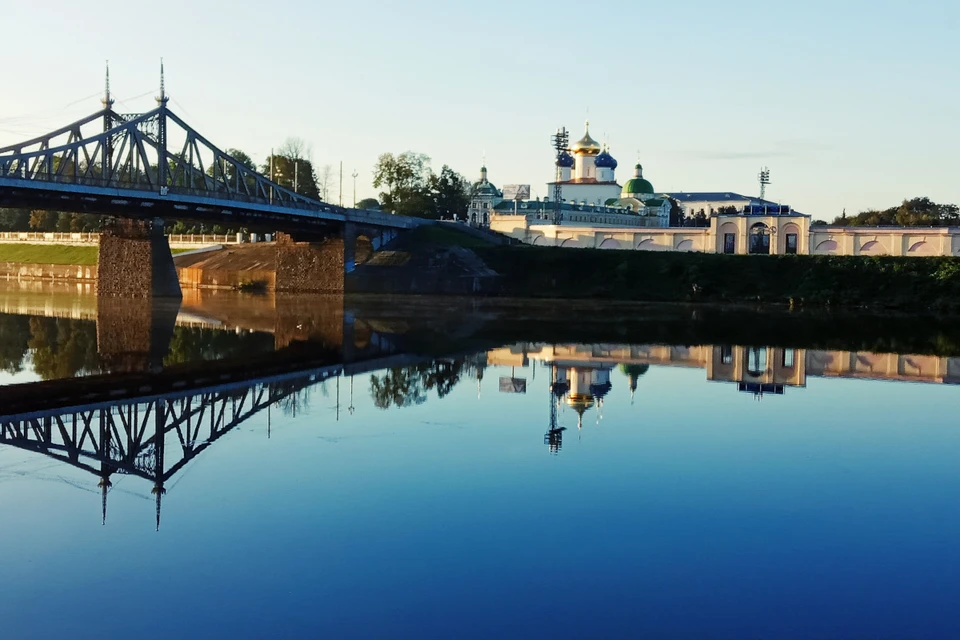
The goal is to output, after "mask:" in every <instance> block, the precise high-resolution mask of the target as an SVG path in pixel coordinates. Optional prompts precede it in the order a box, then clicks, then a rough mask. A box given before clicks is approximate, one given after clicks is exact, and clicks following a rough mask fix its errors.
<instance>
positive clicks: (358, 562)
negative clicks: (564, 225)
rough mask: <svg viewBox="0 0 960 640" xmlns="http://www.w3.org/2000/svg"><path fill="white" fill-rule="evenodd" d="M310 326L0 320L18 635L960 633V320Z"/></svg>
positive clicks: (688, 318)
mask: <svg viewBox="0 0 960 640" xmlns="http://www.w3.org/2000/svg"><path fill="white" fill-rule="evenodd" d="M28 302H29V304H27V303H28ZM94 302H95V301H94ZM2 303H3V297H2V295H0V306H2ZM324 304H326V303H324V302H322V301H319V302H318V301H315V300H311V299H305V300H300V301H298V300H288V301H284V300H276V299H271V298H264V299H260V298H245V297H237V296H213V297H211V298H210V299H208V300H205V301H202V302H200V303H197V304H192V305H190V304H185V305H184V306H183V307H181V308H180V309H178V310H177V313H176V314H175V316H174V317H173V323H172V324H171V323H170V315H169V314H168V313H166V312H164V313H162V314H157V315H155V314H152V313H151V314H150V316H146V315H144V314H142V313H141V312H140V311H137V312H136V314H139V315H134V316H130V315H128V316H126V317H128V318H130V317H133V319H134V320H136V318H140V320H139V321H136V322H128V323H126V324H127V325H128V326H125V323H124V322H122V321H121V322H115V321H114V320H110V319H108V318H106V317H105V315H104V314H103V313H101V314H100V316H99V317H98V314H97V309H96V305H95V304H94V305H92V306H90V305H89V304H88V301H84V300H82V299H77V300H73V301H69V302H67V303H63V304H61V303H60V302H58V301H57V299H53V300H51V299H47V300H45V301H44V300H39V299H38V300H33V301H24V304H23V305H22V306H20V307H17V309H19V311H24V312H26V311H31V312H30V313H20V312H19V311H18V312H15V313H11V314H0V364H2V367H3V372H2V373H0V380H2V381H3V382H4V383H6V384H5V385H0V414H3V415H2V416H0V472H2V473H0V478H2V480H3V482H2V483H0V489H3V490H2V491H0V503H2V504H0V506H2V507H3V512H4V513H5V514H6V515H7V516H8V517H7V518H5V519H4V521H5V522H6V523H7V529H6V530H4V531H3V533H5V534H6V535H7V536H8V538H10V539H16V540H18V542H17V549H18V553H16V554H7V555H6V556H5V557H4V560H3V566H2V567H0V568H2V569H3V574H4V575H5V576H7V578H6V579H7V580H8V582H9V584H10V585H11V586H10V588H8V589H7V591H6V592H7V593H8V599H7V600H5V604H4V605H3V606H5V607H6V609H5V610H4V611H3V613H4V617H5V621H6V622H5V624H6V625H7V627H6V628H7V630H8V635H10V636H11V637H65V636H66V635H70V634H71V633H72V630H71V629H72V627H75V625H71V621H74V620H76V619H78V618H77V616H75V615H64V616H63V618H62V620H63V621H62V622H61V620H60V619H55V618H54V617H50V616H44V615H43V611H45V610H46V609H47V608H48V606H47V604H46V603H48V602H49V601H51V600H53V601H57V602H62V603H68V604H69V603H70V602H74V600H75V599H71V594H73V595H75V593H76V588H77V586H76V585H77V584H78V582H77V580H81V579H82V581H83V584H90V583H91V582H90V581H91V580H93V581H94V582H95V585H94V586H95V587H96V589H97V593H98V597H102V598H103V599H104V600H105V601H111V600H116V601H121V600H122V599H123V598H124V597H125V596H127V595H128V593H129V592H132V591H133V590H137V592H144V593H146V592H148V591H149V589H151V588H156V587H157V586H158V585H162V586H163V588H164V589H168V590H169V591H170V592H180V591H181V590H184V589H197V590H203V592H205V593H215V594H224V596H223V597H220V598H212V599H210V601H209V602H207V603H206V604H205V608H203V611H202V612H201V613H196V612H195V611H194V610H188V611H187V612H186V613H183V614H182V615H181V614H180V613H178V615H176V616H173V617H171V619H170V620H168V621H167V623H166V626H162V625H164V624H165V623H164V621H163V620H162V619H158V620H157V622H156V624H157V625H161V626H159V627H158V628H156V629H153V631H152V632H153V636H152V637H169V636H170V635H175V634H176V633H182V629H184V628H189V629H190V631H191V632H192V633H194V634H196V635H208V636H217V637H219V636H231V637H246V636H251V635H255V636H257V637H275V636H283V637H303V636H309V637H313V636H321V635H327V636H330V637H350V636H353V637H390V636H395V635H415V636H418V637H427V636H434V637H454V636H456V635H457V633H458V630H461V629H462V624H463V620H465V619H468V618H470V616H471V615H475V612H476V611H477V610H478V607H482V610H483V611H485V612H487V614H486V615H485V616H484V620H481V621H479V622H478V623H477V624H478V625H479V626H478V627H477V629H478V633H479V634H481V635H482V636H483V637H491V636H495V635H498V634H499V635H503V634H502V631H503V630H504V629H514V628H515V625H518V624H521V625H522V626H523V628H522V631H523V634H522V635H524V636H529V637H537V636H539V635H549V636H551V637H564V635H565V634H566V635H568V636H570V635H573V636H576V637H593V636H597V635H600V636H603V637H647V636H649V637H663V636H664V635H666V636H670V635H683V634H679V633H678V634H670V633H664V632H663V630H664V629H669V630H677V629H679V630H680V631H686V632H688V633H686V636H689V637H715V636H723V637H785V636H788V635H789V634H785V633H781V631H783V629H782V627H778V626H777V625H778V624H779V623H780V621H781V620H783V619H784V617H787V618H789V617H790V616H791V615H793V616H797V615H800V614H797V613H796V612H797V606H798V605H797V603H805V604H803V605H802V606H803V607H804V610H803V612H802V617H803V618H804V620H814V621H818V620H821V619H823V618H824V616H821V615H818V614H820V613H821V612H823V611H826V612H827V614H826V617H828V618H830V624H828V625H826V626H831V628H830V629H829V630H828V631H830V632H831V633H832V632H837V633H835V635H836V636H837V637H857V632H859V631H861V625H862V624H863V621H864V620H870V619H872V618H870V616H871V615H874V614H875V612H876V611H877V609H876V602H889V601H896V602H901V603H903V602H908V603H909V605H908V606H909V608H910V609H911V611H912V612H914V613H916V615H915V616H913V617H912V618H911V619H924V620H938V621H939V622H937V623H936V624H933V623H932V624H931V628H933V627H934V626H937V625H939V626H937V628H936V629H934V631H935V632H934V633H928V634H925V635H924V634H914V635H911V633H910V631H911V629H910V628H907V626H905V625H900V626H896V624H895V623H896V621H895V620H884V621H883V624H880V623H877V624H875V625H874V626H873V627H872V628H871V631H873V632H876V631H877V630H878V629H879V630H880V631H881V632H883V633H885V632H886V631H888V630H889V629H892V628H895V629H897V633H895V634H894V633H889V634H887V635H889V636H890V637H893V636H896V637H953V636H954V635H955V634H952V633H944V631H945V630H946V629H947V628H948V627H949V624H948V623H949V620H950V616H952V615H953V614H952V613H950V612H952V611H953V609H954V608H955V607H954V606H953V605H954V602H955V597H956V589H955V588H954V587H953V586H951V585H952V580H953V575H954V574H955V568H956V566H957V560H956V553H955V551H954V548H955V545H953V544H952V540H954V539H955V538H956V535H957V534H958V531H960V519H958V518H956V516H955V515H954V514H955V511H956V510H955V508H954V507H955V504H956V499H957V496H960V477H958V475H957V473H956V455H957V452H960V437H958V432H957V430H956V428H955V424H953V423H952V422H951V418H949V415H952V414H950V413H949V411H950V408H951V407H952V406H953V404H954V400H955V398H954V395H955V393H956V389H950V388H945V387H943V386H939V385H949V384H953V383H954V382H956V381H957V380H958V376H957V372H958V371H960V369H958V364H960V363H958V358H960V350H957V349H954V348H952V347H951V346H950V345H951V344H954V343H956V342H957V338H958V335H957V334H956V333H951V331H953V330H952V329H951V328H950V325H949V323H940V322H939V321H916V322H906V324H907V325H911V324H912V325H916V326H918V327H920V328H921V331H919V332H918V333H916V334H914V333H911V332H909V331H906V330H905V329H904V323H902V322H901V321H899V320H896V321H891V320H889V319H885V320H879V321H877V322H862V324H864V326H866V327H867V328H866V329H865V333H864V334H863V335H860V336H859V337H858V338H857V339H855V340H850V339H848V338H849V336H848V335H847V334H846V329H843V326H844V323H843V322H841V323H833V324H835V325H837V326H839V327H840V328H839V329H837V331H836V332H833V331H832V330H831V329H830V327H831V326H833V325H832V324H831V322H830V320H831V319H830V318H827V319H819V318H813V319H812V320H811V322H813V326H812V328H811V327H807V326H806V325H801V324H797V322H799V321H798V320H797V319H796V318H793V317H792V316H787V317H784V318H778V322H777V323H772V322H769V321H768V320H769V318H768V317H767V316H762V315H761V316H753V317H750V316H749V314H748V315H747V316H746V317H742V318H741V317H740V316H736V317H737V318H738V320H737V322H734V321H733V320H732V319H731V318H730V317H728V316H726V315H724V313H726V312H724V313H719V312H717V313H718V314H719V315H711V314H713V313H714V312H713V311H710V310H704V309H695V310H691V309H683V308H676V309H665V310H664V309H649V310H642V312H637V313H633V314H631V315H629V317H627V315H626V314H623V313H620V315H616V314H617V313H618V312H619V311H618V310H617V309H612V310H611V309H607V310H605V311H604V313H607V314H608V316H609V317H610V318H613V320H609V321H601V320H603V314H601V313H599V312H598V313H595V314H590V313H580V312H579V311H578V312H577V313H570V312H569V310H566V309H565V310H561V311H565V313H560V312H554V311H552V310H550V309H546V310H544V309H541V308H534V307H533V306H532V305H524V308H522V309H518V306H519V305H517V304H513V306H511V303H509V302H504V303H503V304H501V305H500V306H497V305H494V304H478V303H474V302H473V301H467V302H465V303H463V306H462V307H460V306H458V305H457V304H454V303H452V302H450V301H446V300H444V301H439V302H438V301H431V300H418V301H417V304H413V303H404V302H403V301H400V302H391V303H390V304H387V305H380V306H376V305H373V306H367V305H366V304H365V303H363V302H362V301H361V302H357V303H354V302H352V301H342V302H340V303H339V304H340V306H339V308H338V307H337V306H336V304H334V305H332V306H328V307H326V308H324V309H322V310H321V307H323V305H324ZM404 305H406V306H404ZM574 307H575V305H574ZM580 310H582V308H581V309H580ZM101 311H102V310H101ZM123 313H128V314H129V310H128V311H123V310H120V312H118V313H117V314H115V318H122V317H124V316H123V315H122V314H123ZM44 314H46V315H44ZM581 317H582V318H584V319H585V320H584V321H583V322H580V321H579V320H578V319H577V318H581ZM598 317H599V318H600V319H599V320H597V318H598ZM571 318H575V319H577V320H572V319H571ZM594 320H596V322H594ZM138 322H141V323H143V324H146V325H149V327H148V331H147V332H146V333H144V332H142V331H140V330H139V329H137V330H136V331H134V330H133V329H136V328H137V327H141V328H142V325H138ZM930 322H933V325H931V324H929V323H930ZM730 325H733V328H732V329H731V330H728V328H729V326H730ZM772 325H778V326H777V327H776V331H773V330H769V331H767V332H766V333H765V332H764V331H765V330H764V327H770V326H772ZM784 326H787V327H789V328H790V331H784V330H783V327H784ZM930 326H935V327H937V329H936V331H937V332H939V333H935V334H933V335H934V337H933V338H932V337H931V334H930V333H928V332H927V329H928V328H929V327H930ZM751 327H757V328H758V330H757V331H750V330H748V329H749V328H751ZM127 329H130V331H129V332H127V333H124V332H125V331H126V330H127ZM145 335H150V336H160V337H161V339H164V338H163V336H164V335H166V336H167V337H166V338H165V339H166V341H167V342H166V344H165V346H164V348H163V349H160V348H159V346H158V340H156V339H155V338H151V339H150V340H144V336H145ZM937 336H939V337H937ZM767 340H769V342H768V341H767ZM161 341H162V340H161ZM892 346H896V347H897V348H893V347H892ZM838 378H849V379H857V380H855V381H850V382H847V381H843V380H838ZM908 381H909V382H923V383H928V384H913V385H910V384H903V383H904V382H908ZM753 398H757V399H760V398H762V399H763V402H762V403H759V402H755V401H754V400H753ZM82 492H87V493H82ZM156 529H159V532H156V531H155V530H156ZM23 532H29V533H30V535H23ZM51 550H56V551H51ZM64 558H68V559H69V560H68V561H69V563H70V566H71V567H72V568H71V571H70V572H65V571H64V569H63V567H64V566H65V560H64ZM131 558H136V569H137V570H136V571H132V570H131V565H130V559H131ZM878 575H879V576H881V578H882V577H884V576H889V578H888V579H877V576H878ZM73 576H82V578H77V579H76V580H75V579H74V578H73ZM584 584H589V586H590V588H589V589H584V588H583V586H584ZM927 584H936V585H937V588H936V589H931V590H929V592H928V591H924V594H923V595H922V596H919V595H916V594H917V593H918V590H917V587H916V586H917V585H927ZM14 587H16V588H14ZM921 591H922V590H921ZM930 593H933V594H934V595H932V596H931V595H930ZM723 594H727V595H723ZM851 594H853V595H851ZM862 594H867V596H863V595H862ZM371 597H376V598H377V602H378V607H379V608H378V615H377V616H370V615H369V611H370V609H369V602H370V598H371ZM560 598H569V599H570V601H573V600H576V602H577V607H561V608H560V609H558V608H557V607H556V603H557V602H558V600H559V599H560ZM718 598H719V601H718ZM857 598H860V600H857ZM911 598H912V600H911ZM931 598H935V599H936V601H934V600H932V599H931ZM135 600H136V599H135ZM317 602H323V603H325V606H327V607H329V609H328V610H330V611H337V612H342V616H340V617H338V616H329V615H317V613H316V607H315V603H317ZM384 603H387V604H386V605H384ZM931 603H933V604H931ZM380 605H383V606H380ZM39 607H42V608H43V611H39V612H38V608H39ZM391 607H393V608H391ZM121 609H122V611H121V612H120V614H118V615H122V616H125V617H123V618H122V619H121V620H119V621H118V620H115V619H113V618H111V621H112V622H110V624H112V625H113V626H116V627H117V629H116V632H117V633H121V632H122V630H121V627H123V628H127V629H129V628H131V627H135V625H136V624H137V621H138V620H142V619H144V617H145V616H149V615H151V614H152V609H151V607H150V606H149V605H147V604H143V603H140V604H138V603H137V602H133V603H132V604H131V605H130V606H128V607H122V608H121ZM188 609H189V608H188ZM241 609H242V611H240V610H241ZM690 610H696V611H697V612H698V617H696V620H694V621H693V622H691V620H693V618H691V616H690V615H689V611H690ZM758 610H766V611H769V612H770V613H769V615H768V616H767V618H768V620H766V621H765V624H755V625H754V626H749V625H750V624H751V621H752V620H754V619H755V615H756V611H758ZM238 611H240V613H238ZM531 611H534V612H536V614H537V615H536V616H533V615H531ZM265 612H266V613H265ZM438 612H440V613H438ZM321 614H323V612H322V611H321ZM77 615H79V613H78V614H77ZM237 616H240V618H241V619H238V618H237ZM831 616H832V617H831ZM937 616H939V617H937ZM489 617H492V618H493V621H492V622H490V621H489V620H488V618H489ZM413 618H415V619H416V620H415V622H414V623H411V620H412V619H413ZM423 620H430V621H431V623H432V624H435V625H436V627H435V628H434V629H433V632H432V633H431V630H427V631H426V632H424V631H423V629H419V628H417V629H414V628H413V627H418V625H420V623H421V621H423ZM731 620H733V621H735V623H731V622H730V621H731ZM485 621H486V622H485ZM518 621H520V622H518ZM838 622H846V623H847V625H846V626H843V625H842V624H837V623H838ZM724 624H727V625H728V627H729V628H726V629H727V630H728V631H730V632H729V633H720V634H717V633H714V632H715V631H716V629H717V628H725V627H723V625H724ZM744 625H746V626H747V627H748V628H746V629H744ZM113 626H108V628H99V627H98V628H97V629H96V630H95V632H94V633H96V634H98V635H103V633H105V632H106V633H107V635H110V634H111V633H112V632H114V628H113ZM734 627H735V628H734ZM793 628H794V627H791V629H793ZM797 628H799V627H797ZM803 628H804V629H808V628H809V626H808V627H803ZM731 629H733V630H732V631H731ZM408 631H409V633H407V632H408ZM418 631H420V633H417V632H418ZM818 631H823V633H811V634H809V635H811V636H816V637H827V636H828V635H830V633H827V631H825V630H823V629H818ZM937 632H940V633H937ZM883 633H872V634H871V637H886V636H884V635H883ZM148 635H149V633H148ZM860 635H863V634H860Z"/></svg>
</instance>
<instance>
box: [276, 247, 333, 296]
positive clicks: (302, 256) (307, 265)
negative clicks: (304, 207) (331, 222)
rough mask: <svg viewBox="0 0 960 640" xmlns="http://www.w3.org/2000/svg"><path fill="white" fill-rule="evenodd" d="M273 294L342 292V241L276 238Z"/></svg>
mask: <svg viewBox="0 0 960 640" xmlns="http://www.w3.org/2000/svg"><path fill="white" fill-rule="evenodd" d="M276 246H277V271H276V290H277V291H317V292H340V291H343V281H344V273H345V268H346V263H345V255H344V241H343V239H341V238H329V239H327V240H323V241H322V242H295V241H294V240H293V239H292V238H291V237H290V236H289V235H287V234H285V233H278V234H277V245H276Z"/></svg>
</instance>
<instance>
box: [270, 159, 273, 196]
mask: <svg viewBox="0 0 960 640" xmlns="http://www.w3.org/2000/svg"><path fill="white" fill-rule="evenodd" d="M270 183H271V184H270V204H273V147H270Z"/></svg>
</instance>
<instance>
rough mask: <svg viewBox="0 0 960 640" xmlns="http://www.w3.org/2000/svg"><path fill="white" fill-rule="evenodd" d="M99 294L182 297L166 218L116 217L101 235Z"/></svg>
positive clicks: (107, 295)
mask: <svg viewBox="0 0 960 640" xmlns="http://www.w3.org/2000/svg"><path fill="white" fill-rule="evenodd" d="M97 295H98V296H100V297H110V298H181V297H182V293H181V291H180V282H179V280H178V279H177V269H176V267H175V266H174V264H173V256H172V255H171V254H170V244H169V243H168V242H167V238H166V236H164V234H163V221H162V220H160V219H154V220H152V221H141V220H127V219H116V220H114V221H112V222H111V224H110V225H109V226H108V227H107V229H105V230H104V232H103V233H102V234H101V235H100V251H99V257H98V259H97Z"/></svg>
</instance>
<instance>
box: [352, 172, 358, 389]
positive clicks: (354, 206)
mask: <svg viewBox="0 0 960 640" xmlns="http://www.w3.org/2000/svg"><path fill="white" fill-rule="evenodd" d="M358 175H360V174H359V173H357V170H356V169H354V170H353V173H351V174H350V176H351V177H352V178H353V208H354V209H356V208H357V176H358ZM350 384H351V385H352V384H353V378H350Z"/></svg>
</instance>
